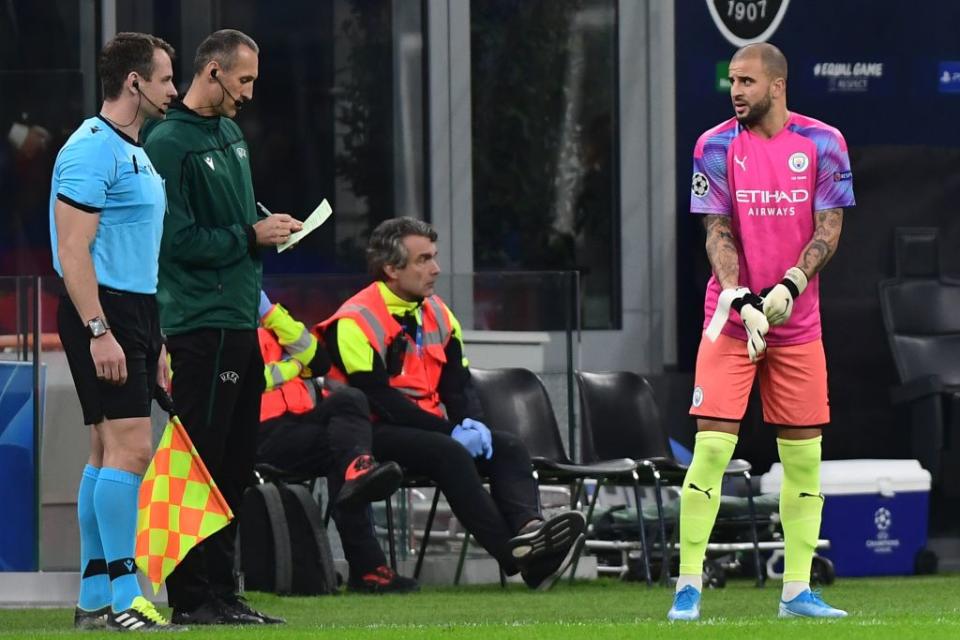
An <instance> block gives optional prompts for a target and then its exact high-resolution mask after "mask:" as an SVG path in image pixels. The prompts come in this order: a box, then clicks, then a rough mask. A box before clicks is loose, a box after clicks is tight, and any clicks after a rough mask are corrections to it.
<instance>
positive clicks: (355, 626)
mask: <svg viewBox="0 0 960 640" xmlns="http://www.w3.org/2000/svg"><path fill="white" fill-rule="evenodd" d="M779 593H780V589H779V584H778V583H770V584H769V585H768V586H767V587H766V588H764V589H757V588H755V587H754V586H753V585H752V583H749V582H746V581H743V580H737V581H731V582H730V583H729V584H728V586H727V588H726V589H718V590H708V591H707V592H706V593H705V594H704V599H703V609H702V612H703V619H702V620H701V621H700V622H699V623H692V624H691V623H672V624H671V623H668V622H667V621H666V619H665V617H666V612H667V609H668V608H669V607H670V602H671V595H672V591H670V590H666V589H663V588H660V587H653V588H648V587H646V586H644V585H641V584H636V583H622V582H619V581H615V580H609V579H607V580H598V581H595V582H582V583H577V584H574V585H572V586H571V585H569V584H568V583H566V582H563V583H561V584H559V585H557V586H556V587H555V588H554V589H553V590H552V591H550V592H548V593H535V592H530V591H527V590H526V589H525V588H523V587H522V586H520V585H511V586H510V587H509V588H508V589H506V590H502V589H500V588H499V587H495V586H490V587H487V586H484V587H464V588H427V589H424V591H423V592H421V593H419V594H413V595H406V596H363V595H354V594H342V595H338V596H325V597H319V598H280V597H277V596H272V595H267V594H248V595H249V599H250V603H251V604H252V605H253V606H254V607H256V608H259V609H263V610H264V611H267V612H269V613H272V614H276V615H282V616H285V617H286V618H287V620H288V624H286V625H283V626H276V627H273V626H271V627H257V628H250V627H247V628H238V627H205V628H196V629H191V630H190V631H189V632H187V633H185V634H177V635H176V637H180V638H182V637H204V638H218V639H219V638H222V639H232V638H261V637H262V638H277V639H284V638H291V639H293V638H310V639H311V640H322V639H326V638H330V639H336V640H354V639H357V640H360V639H362V640H393V639H406V638H417V639H418V640H430V639H434V638H437V639H443V640H459V639H461V638H464V639H476V640H487V639H489V638H509V639H517V640H541V639H542V640H562V639H566V638H577V639H584V640H604V639H607V638H610V639H616V640H627V639H630V640H645V639H647V638H704V639H706V638H709V639H711V640H714V639H716V640H723V639H725V638H731V639H733V638H735V639H737V640H752V639H774V640H788V639H792V638H804V639H810V638H813V639H817V640H820V639H822V640H845V639H847V638H869V639H870V640H879V639H882V638H896V639H897V640H909V639H911V638H922V639H924V640H928V639H932V638H960V575H945V576H934V577H924V578H884V579H841V580H840V581H838V582H837V584H835V585H833V586H832V587H830V588H829V589H827V590H826V591H825V592H824V597H825V598H826V600H827V601H828V602H829V603H831V604H833V605H835V606H837V607H840V608H844V609H847V610H848V611H849V612H850V614H851V616H850V618H847V619H846V620H837V621H816V620H778V619H777V617H776V614H777V600H778V597H779ZM72 615H73V611H72V609H19V610H15V609H0V638H62V637H63V636H65V635H71V636H74V637H76V636H81V637H83V638H91V639H92V638H98V637H113V638H115V637H116V636H115V634H114V633H110V632H104V633H99V632H75V631H73V629H72V620H73V618H72Z"/></svg>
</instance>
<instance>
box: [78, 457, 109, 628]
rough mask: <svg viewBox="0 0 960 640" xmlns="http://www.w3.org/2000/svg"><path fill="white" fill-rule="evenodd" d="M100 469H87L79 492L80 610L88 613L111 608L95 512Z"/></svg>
mask: <svg viewBox="0 0 960 640" xmlns="http://www.w3.org/2000/svg"><path fill="white" fill-rule="evenodd" d="M99 475H100V469H98V468H97V467H94V466H91V465H89V464H88V465H87V466H85V467H84V468H83V476H82V477H81V478H80V490H79V491H78V492H77V522H79V523H80V571H81V572H82V573H81V574H80V575H81V576H82V578H81V579H80V598H79V599H78V600H77V606H78V607H80V608H81V609H85V610H86V611H96V610H97V609H102V608H103V607H106V606H107V605H109V604H110V578H109V577H108V576H107V561H106V560H104V558H103V545H102V544H101V543H100V529H99V528H98V527H97V513H96V511H95V510H94V508H93V492H94V488H95V487H96V486H97V476H99Z"/></svg>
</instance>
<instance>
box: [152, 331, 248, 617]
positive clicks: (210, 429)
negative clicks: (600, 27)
mask: <svg viewBox="0 0 960 640" xmlns="http://www.w3.org/2000/svg"><path fill="white" fill-rule="evenodd" d="M167 350H168V351H169V353H170V357H171V361H172V368H173V404H174V408H175V409H176V411H177V415H179V416H180V420H181V421H182V422H183V426H184V427H185V428H186V430H187V433H188V434H189V435H190V438H191V440H193V445H194V447H196V449H197V453H199V454H200V457H201V458H202V459H203V462H204V464H205V465H206V467H207V469H208V470H209V471H210V475H211V476H212V477H213V480H214V482H216V483H217V486H218V487H219V488H220V491H221V493H223V497H224V498H226V500H227V504H229V505H230V508H231V509H232V510H233V513H234V515H235V516H237V517H235V518H234V519H233V521H232V522H231V523H230V524H229V525H228V526H226V527H224V528H223V529H221V530H220V531H218V532H216V533H215V534H213V535H212V536H210V537H209V538H207V539H206V540H204V541H203V542H201V543H200V544H198V545H197V546H196V547H194V548H193V549H191V551H190V553H188V554H187V556H186V557H185V558H184V559H183V561H182V562H181V563H180V564H179V565H178V566H177V568H176V569H175V570H174V571H173V573H171V574H170V576H169V577H168V578H167V594H168V600H169V602H170V606H171V607H174V608H177V609H181V610H185V611H190V610H192V609H195V608H197V607H199V606H200V605H202V604H203V603H204V602H207V601H209V600H211V599H212V598H216V597H225V596H230V595H232V594H233V593H234V579H233V553H234V546H235V544H234V542H235V538H236V535H237V520H238V518H239V514H240V504H241V501H242V499H243V492H244V490H245V489H246V487H247V486H248V485H249V484H250V481H251V478H252V476H253V459H254V455H255V453H256V447H257V428H258V425H259V423H260V396H261V395H262V394H263V389H264V378H263V358H262V357H261V356H260V344H259V342H258V341H257V332H256V331H255V330H249V331H240V330H225V329H202V330H199V331H193V332H191V333H186V334H182V335H177V336H170V337H169V338H168V340H167Z"/></svg>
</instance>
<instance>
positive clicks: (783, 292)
mask: <svg viewBox="0 0 960 640" xmlns="http://www.w3.org/2000/svg"><path fill="white" fill-rule="evenodd" d="M806 288H807V275H806V274H805V273H804V272H803V270H802V269H800V268H799V267H790V268H789V269H787V272H786V273H785V274H784V275H783V280H781V281H780V282H779V283H778V284H776V285H774V286H772V287H767V288H766V289H764V290H763V291H761V292H760V297H761V298H763V315H765V316H766V317H767V320H768V321H769V322H770V324H771V326H774V327H776V326H779V325H781V324H784V323H785V322H786V321H787V320H789V319H790V314H791V313H792V312H793V301H794V300H795V299H796V297H797V296H799V295H800V294H801V293H803V290H804V289H806Z"/></svg>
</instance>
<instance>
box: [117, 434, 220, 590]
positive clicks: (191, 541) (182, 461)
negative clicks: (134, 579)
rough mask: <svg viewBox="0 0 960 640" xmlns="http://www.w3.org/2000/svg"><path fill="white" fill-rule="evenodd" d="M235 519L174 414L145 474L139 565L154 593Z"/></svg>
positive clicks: (139, 532)
mask: <svg viewBox="0 0 960 640" xmlns="http://www.w3.org/2000/svg"><path fill="white" fill-rule="evenodd" d="M232 519H233V512H232V511H231V510H230V507H229V506H228V505H227V501H226V500H225V499H224V497H223V494H221V493H220V490H219V489H217V485H216V483H215V482H214V481H213V478H211V477H210V473H209V472H208V471H207V467H206V466H205V465H204V464H203V460H201V459H200V456H199V455H198V454H197V450H196V449H195V448H194V446H193V443H192V442H191V441H190V437H189V436H188V435H187V430H186V429H184V428H183V424H181V422H180V419H179V418H177V416H175V415H171V416H170V421H169V422H167V426H166V428H165V429H164V431H163V437H162V438H160V444H159V445H157V452H156V453H155V454H154V456H153V460H152V461H151V462H150V466H149V467H148V468H147V473H146V474H145V475H144V476H143V483H142V484H141V485H140V496H139V505H138V512H137V551H136V554H137V566H138V567H140V570H141V571H143V573H144V574H146V576H147V578H149V580H150V583H151V584H153V591H154V593H156V592H158V591H159V590H160V585H161V584H162V583H163V581H164V580H166V579H167V576H169V575H170V573H171V572H172V571H173V570H174V568H175V567H176V566H177V564H178V563H179V562H180V561H181V560H183V558H184V557H185V556H186V555H187V552H188V551H190V549H192V548H193V547H194V546H195V545H197V544H198V543H199V542H200V541H201V540H203V539H205V538H207V537H209V536H211V535H213V534H214V533H216V532H217V531H219V530H220V529H222V528H223V527H225V526H226V525H227V524H228V523H229V522H230V520H232Z"/></svg>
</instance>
